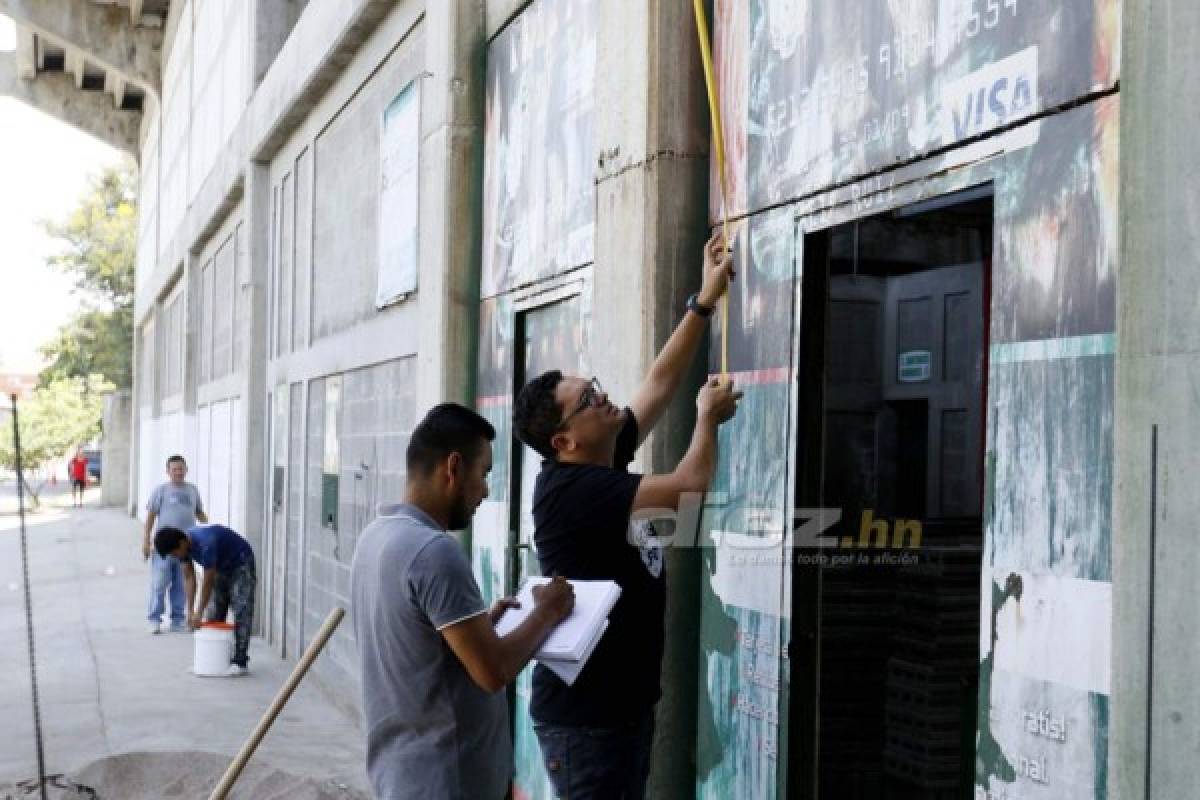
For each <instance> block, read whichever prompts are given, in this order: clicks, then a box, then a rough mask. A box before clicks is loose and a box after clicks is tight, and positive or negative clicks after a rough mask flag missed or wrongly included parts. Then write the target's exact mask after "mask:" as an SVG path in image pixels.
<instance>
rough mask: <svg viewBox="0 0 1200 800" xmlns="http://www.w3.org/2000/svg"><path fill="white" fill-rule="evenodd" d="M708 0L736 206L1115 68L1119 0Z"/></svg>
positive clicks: (980, 122) (1037, 107)
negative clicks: (711, 1) (823, 0)
mask: <svg viewBox="0 0 1200 800" xmlns="http://www.w3.org/2000/svg"><path fill="white" fill-rule="evenodd" d="M715 5H716V11H715V16H716V21H715V30H716V42H715V48H714V49H715V52H716V56H717V59H718V73H719V81H720V92H721V96H722V105H723V109H724V110H723V114H724V119H725V125H726V128H727V130H726V131H725V134H726V141H727V142H728V145H727V151H728V152H727V153H726V157H727V158H728V159H729V176H728V178H727V180H728V187H727V188H729V190H730V194H731V196H730V206H731V212H732V213H734V214H742V213H746V212H747V211H753V210H755V209H760V208H764V207H766V206H768V205H774V204H778V203H780V202H785V201H787V200H790V199H793V198H796V197H800V196H803V195H805V194H809V193H812V192H814V191H819V190H822V189H824V188H826V187H829V186H831V185H833V184H836V183H840V182H844V181H847V180H851V179H853V178H855V177H859V176H862V175H864V174H867V173H870V172H873V171H876V170H878V169H880V168H883V167H887V166H891V165H894V164H896V163H900V162H905V161H908V160H911V159H913V158H915V157H918V156H921V155H924V154H928V153H932V152H935V151H938V150H940V149H943V148H947V147H950V146H952V145H954V144H956V143H959V142H964V141H968V140H971V139H974V138H976V137H979V136H982V135H984V134H987V133H990V132H994V131H997V130H1002V129H1005V128H1006V127H1008V126H1011V125H1013V124H1014V123H1019V122H1020V121H1021V120H1023V119H1028V118H1030V117H1032V116H1034V115H1037V114H1040V113H1042V112H1045V111H1047V110H1050V109H1054V108H1056V107H1058V106H1061V105H1063V104H1065V103H1068V102H1070V101H1073V100H1075V99H1076V98H1079V97H1082V96H1085V95H1087V94H1089V93H1091V92H1095V91H1100V90H1103V89H1107V88H1110V87H1112V86H1113V85H1114V84H1115V82H1116V80H1117V77H1118V71H1119V55H1120V53H1119V47H1118V44H1117V43H1118V41H1119V27H1120V3H1119V2H1118V0H1063V2H1055V3H1044V2H1033V0H855V2H852V3H818V2H813V1H812V0H750V2H748V3H747V2H744V1H743V0H717V2H716V4H715ZM1026 133H1027V135H1036V129H1028V130H1027V132H1026ZM714 171H715V170H714ZM712 197H713V198H714V203H713V208H712V214H713V217H714V218H716V217H717V216H718V214H719V208H718V198H719V193H717V192H713V193H712Z"/></svg>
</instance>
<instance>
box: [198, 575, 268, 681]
mask: <svg viewBox="0 0 1200 800" xmlns="http://www.w3.org/2000/svg"><path fill="white" fill-rule="evenodd" d="M257 585H258V574H257V572H256V571H255V569H254V562H253V561H251V562H249V563H247V564H242V565H241V566H239V567H237V568H236V569H234V570H233V571H232V572H230V573H228V574H226V573H224V572H218V573H217V577H216V579H215V580H214V581H213V590H212V598H210V599H209V601H208V608H206V609H204V618H205V619H206V620H211V621H216V622H224V621H225V617H226V616H227V615H228V614H229V612H230V611H233V658H232V659H231V663H234V664H237V665H238V666H239V667H244V666H246V665H247V664H248V663H249V661H250V626H251V625H252V624H253V623H254V589H255V586H257Z"/></svg>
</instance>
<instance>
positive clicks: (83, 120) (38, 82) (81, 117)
mask: <svg viewBox="0 0 1200 800" xmlns="http://www.w3.org/2000/svg"><path fill="white" fill-rule="evenodd" d="M4 96H7V97H12V98H15V99H17V100H20V101H21V102H23V103H25V104H27V105H29V106H32V107H33V108H36V109H37V110H39V111H41V112H43V113H45V114H48V115H50V116H52V117H54V118H55V119H58V120H61V121H62V122H65V123H67V124H68V125H70V126H71V127H73V128H77V129H78V130H81V131H83V132H84V133H87V134H90V135H92V136H95V137H96V138H97V139H99V140H100V141H102V142H105V143H107V144H109V145H111V146H112V147H115V148H116V149H118V150H123V151H125V152H127V153H130V154H131V155H133V156H134V157H135V158H136V157H137V155H138V128H139V126H140V124H141V120H142V115H141V113H140V112H137V111H119V110H117V109H114V108H113V104H112V98H111V97H110V96H109V95H107V94H105V93H104V92H81V91H79V90H78V89H76V88H75V83H74V80H73V78H72V76H70V75H68V74H66V73H64V72H43V73H41V74H40V75H38V76H37V78H36V79H35V80H23V79H21V78H20V77H19V76H18V74H17V60H16V57H15V54H14V53H5V52H0V97H4Z"/></svg>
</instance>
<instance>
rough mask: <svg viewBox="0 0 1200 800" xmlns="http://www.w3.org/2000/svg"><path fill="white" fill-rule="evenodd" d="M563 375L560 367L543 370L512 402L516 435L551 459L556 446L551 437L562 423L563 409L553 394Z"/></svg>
mask: <svg viewBox="0 0 1200 800" xmlns="http://www.w3.org/2000/svg"><path fill="white" fill-rule="evenodd" d="M562 379H563V374H562V372H560V371H559V370H556V369H552V370H550V371H548V372H543V373H542V374H541V375H538V376H537V377H536V378H534V379H533V380H531V381H530V382H529V383H527V384H525V386H524V387H523V388H522V389H521V391H520V393H519V394H518V395H517V401H516V402H515V403H513V430H514V431H516V434H517V438H518V439H520V440H521V441H522V442H524V443H525V444H527V445H529V446H530V447H532V448H533V449H534V450H537V451H538V452H539V453H541V454H542V455H543V456H544V457H546V458H549V459H551V460H553V458H554V446H553V445H552V444H550V439H551V438H552V437H553V436H554V434H555V432H556V431H558V427H559V426H560V425H562V409H560V408H559V407H558V401H557V400H556V399H555V397H554V392H555V390H556V389H558V384H559V382H561V381H562Z"/></svg>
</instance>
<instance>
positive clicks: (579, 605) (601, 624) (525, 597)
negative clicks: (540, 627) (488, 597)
mask: <svg viewBox="0 0 1200 800" xmlns="http://www.w3.org/2000/svg"><path fill="white" fill-rule="evenodd" d="M549 582H550V578H544V577H539V578H530V579H529V580H527V581H525V585H524V586H522V587H521V591H520V592H518V593H517V600H519V601H520V603H521V607H520V608H510V609H509V610H508V611H506V612H504V616H502V617H500V621H499V622H498V623H496V635H497V636H506V635H508V634H509V633H512V632H513V630H515V629H516V627H517V626H518V625H520V624H521V623H522V622H524V621H525V618H526V617H528V616H529V614H530V613H531V612H532V611H533V609H534V601H533V587H535V586H540V585H542V584H545V583H549ZM570 584H571V586H572V587H573V588H574V589H575V608H574V609H573V610H572V611H571V614H570V616H568V617H567V618H566V619H564V620H563V621H562V622H560V623H559V624H558V626H557V627H556V628H555V629H554V630H553V631H551V632H550V635H549V636H547V637H546V641H544V642H542V646H541V648H540V649H538V651H537V653H535V654H534V658H536V659H537V660H538V661H540V662H541V663H542V664H543V665H545V666H546V668H547V669H549V670H551V671H552V672H554V674H555V675H557V676H558V677H559V678H561V679H562V681H563V682H564V683H566V684H567V685H568V686H570V685H571V684H573V683H575V679H576V678H578V677H579V673H580V672H582V671H583V667H584V665H585V664H587V660H588V659H589V658H591V655H592V652H593V651H594V650H595V649H596V645H597V644H599V643H600V637H602V636H603V635H604V631H605V630H606V629H607V628H608V614H609V612H610V611H612V608H613V606H614V605H615V604H616V602H617V598H618V597H620V596H621V587H620V586H618V585H617V584H616V583H615V582H613V581H570Z"/></svg>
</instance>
